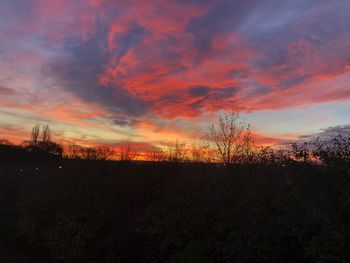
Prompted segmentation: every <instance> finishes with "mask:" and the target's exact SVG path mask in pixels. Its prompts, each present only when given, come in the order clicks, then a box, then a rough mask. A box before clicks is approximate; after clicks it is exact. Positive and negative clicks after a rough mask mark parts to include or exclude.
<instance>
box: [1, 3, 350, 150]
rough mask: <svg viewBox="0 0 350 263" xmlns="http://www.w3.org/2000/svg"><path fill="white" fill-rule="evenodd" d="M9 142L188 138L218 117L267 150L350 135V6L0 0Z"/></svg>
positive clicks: (4, 120) (86, 142) (4, 116)
mask: <svg viewBox="0 0 350 263" xmlns="http://www.w3.org/2000/svg"><path fill="white" fill-rule="evenodd" d="M0 7H1V8H0V137H2V138H7V139H10V140H11V141H14V142H20V141H22V140H25V139H28V137H29V133H30V130H31V127H32V126H33V125H34V124H35V123H37V122H39V123H49V124H50V126H51V129H52V130H53V134H54V138H55V139H56V140H58V141H60V142H62V143H72V142H75V143H80V144H83V145H95V144H96V145H99V144H105V145H111V146H112V145H117V144H118V142H119V141H120V140H122V139H129V140H132V141H133V142H135V143H138V144H140V145H152V144H161V143H166V142H169V141H174V140H182V141H187V142H189V141H191V140H193V139H194V138H197V137H198V136H199V135H200V134H201V131H202V130H203V129H205V127H206V125H208V124H210V123H212V122H213V121H215V119H216V116H217V114H218V113H219V112H220V111H223V110H235V111H237V112H240V113H241V115H242V118H243V119H244V120H245V121H246V122H248V123H250V124H251V126H252V128H253V130H254V131H255V133H256V137H257V140H258V142H260V143H262V144H271V145H275V144H280V143H283V142H286V141H290V140H296V139H298V138H306V137H307V136H311V135H313V134H329V133H337V132H341V133H348V134H349V130H350V87H349V83H350V30H349V24H350V2H349V1H344V0H332V1H329V0H293V1H290V0H202V1H200V0H149V1H144V0H74V1H73V0H51V1H47V0H0Z"/></svg>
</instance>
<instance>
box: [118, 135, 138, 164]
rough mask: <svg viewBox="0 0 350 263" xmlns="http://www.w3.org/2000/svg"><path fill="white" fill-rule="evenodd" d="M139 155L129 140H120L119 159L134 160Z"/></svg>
mask: <svg viewBox="0 0 350 263" xmlns="http://www.w3.org/2000/svg"><path fill="white" fill-rule="evenodd" d="M136 156H137V152H136V150H135V149H134V147H133V146H132V143H131V142H130V141H129V140H122V141H121V142H120V151H119V159H120V160H121V161H133V160H135V158H136Z"/></svg>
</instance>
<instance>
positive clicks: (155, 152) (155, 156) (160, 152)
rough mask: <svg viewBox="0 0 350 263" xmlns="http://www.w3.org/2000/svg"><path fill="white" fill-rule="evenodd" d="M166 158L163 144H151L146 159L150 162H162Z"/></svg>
mask: <svg viewBox="0 0 350 263" xmlns="http://www.w3.org/2000/svg"><path fill="white" fill-rule="evenodd" d="M166 158H167V155H166V151H165V148H164V147H163V146H153V147H152V150H151V151H150V152H149V153H148V159H149V160H150V161H152V162H164V161H165V160H166Z"/></svg>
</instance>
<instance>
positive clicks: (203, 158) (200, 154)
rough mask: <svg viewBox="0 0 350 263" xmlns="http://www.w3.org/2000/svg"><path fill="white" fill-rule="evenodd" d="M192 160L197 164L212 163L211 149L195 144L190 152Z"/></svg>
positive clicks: (205, 145) (204, 145)
mask: <svg viewBox="0 0 350 263" xmlns="http://www.w3.org/2000/svg"><path fill="white" fill-rule="evenodd" d="M189 154H190V158H191V161H192V162H195V163H209V162H210V161H211V155H210V149H209V146H208V145H207V144H198V143H197V142H196V141H194V142H193V144H192V145H191V148H190V150H189Z"/></svg>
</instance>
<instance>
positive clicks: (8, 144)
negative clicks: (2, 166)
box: [0, 139, 14, 146]
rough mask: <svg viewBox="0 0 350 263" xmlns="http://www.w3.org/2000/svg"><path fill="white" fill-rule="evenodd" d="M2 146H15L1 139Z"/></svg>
mask: <svg viewBox="0 0 350 263" xmlns="http://www.w3.org/2000/svg"><path fill="white" fill-rule="evenodd" d="M0 145H6V146H13V145H14V144H13V143H12V142H10V141H9V140H7V139H0Z"/></svg>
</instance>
